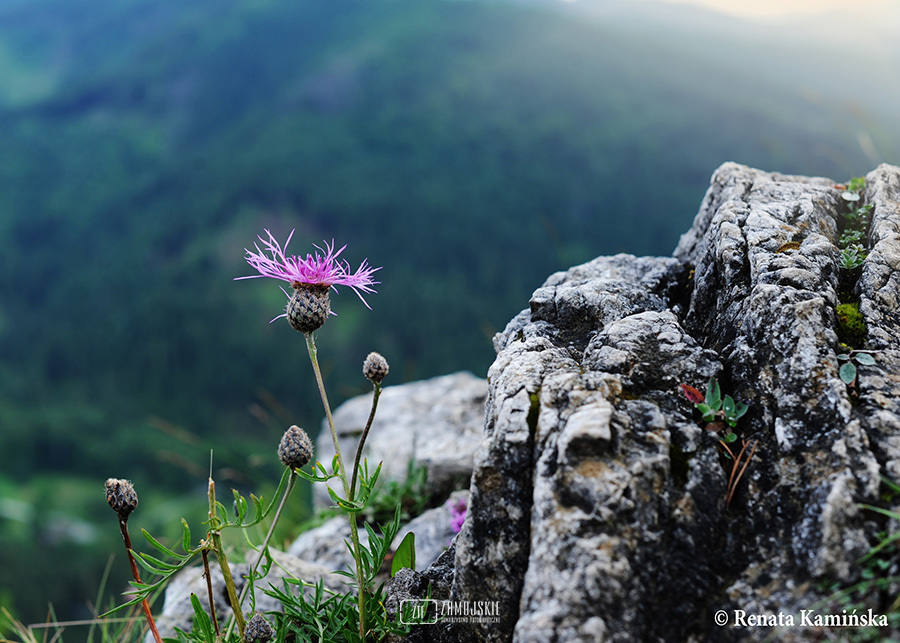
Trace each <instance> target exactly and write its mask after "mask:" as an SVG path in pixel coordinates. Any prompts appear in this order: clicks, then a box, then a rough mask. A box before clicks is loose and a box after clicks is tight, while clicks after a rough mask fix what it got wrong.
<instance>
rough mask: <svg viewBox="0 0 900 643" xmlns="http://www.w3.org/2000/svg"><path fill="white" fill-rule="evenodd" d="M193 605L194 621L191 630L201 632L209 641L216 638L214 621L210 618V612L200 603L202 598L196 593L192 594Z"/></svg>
mask: <svg viewBox="0 0 900 643" xmlns="http://www.w3.org/2000/svg"><path fill="white" fill-rule="evenodd" d="M191 605H192V606H193V608H194V623H193V627H192V628H191V631H192V632H196V633H197V634H201V635H202V636H203V637H204V639H205V640H207V641H212V640H213V638H214V634H213V628H212V621H211V620H210V618H209V614H207V613H206V610H204V609H203V606H202V605H201V604H200V599H199V598H197V595H196V594H191Z"/></svg>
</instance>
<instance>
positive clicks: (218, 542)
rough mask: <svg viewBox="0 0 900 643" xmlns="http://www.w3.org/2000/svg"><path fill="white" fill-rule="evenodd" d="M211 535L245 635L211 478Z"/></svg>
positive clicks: (214, 549) (236, 617)
mask: <svg viewBox="0 0 900 643" xmlns="http://www.w3.org/2000/svg"><path fill="white" fill-rule="evenodd" d="M209 524H210V529H209V537H210V540H212V546H213V551H214V552H215V554H216V560H218V561H219V567H221V568H222V578H223V579H224V580H225V589H226V590H227V591H228V602H229V603H231V611H232V612H234V620H235V623H236V624H237V627H238V631H239V632H240V633H241V636H243V633H244V614H243V613H242V612H241V602H240V601H239V600H238V596H237V591H236V590H235V588H234V577H233V576H232V575H231V567H229V565H228V557H227V556H226V555H225V547H223V546H222V534H221V533H220V532H219V529H218V524H219V517H218V516H217V515H216V483H215V482H213V479H212V478H210V479H209Z"/></svg>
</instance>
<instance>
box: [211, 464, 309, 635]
mask: <svg viewBox="0 0 900 643" xmlns="http://www.w3.org/2000/svg"><path fill="white" fill-rule="evenodd" d="M295 482H297V473H296V472H295V471H294V470H293V469H291V477H290V478H288V486H287V489H285V491H284V495H283V496H281V502H280V503H278V509H276V510H275V515H274V516H273V517H272V524H271V525H270V526H269V531H268V533H267V534H266V537H265V539H264V540H263V543H262V545H261V546H260V548H259V553H258V554H257V556H256V561H255V562H254V563H253V564H252V565H251V566H250V572H249V573H248V575H247V584H246V585H244V589H242V590H241V595H240V596H239V597H238V603H239V604H241V605H243V604H244V599H245V598H247V592H249V591H250V583H252V582H253V575H254V574H255V573H256V568H257V567H259V563H260V562H262V559H263V556H264V555H265V552H266V548H267V547H268V546H269V542H270V541H271V540H272V534H274V533H275V525H277V524H278V519H279V518H280V517H281V510H282V509H284V505H285V504H286V503H287V499H288V496H290V495H291V491H293V489H294V483H295ZM233 627H234V621H232V622H231V625H230V626H229V627H228V630H227V631H226V632H225V640H228V637H229V636H231V631H232V629H233Z"/></svg>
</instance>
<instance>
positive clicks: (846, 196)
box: [841, 190, 859, 202]
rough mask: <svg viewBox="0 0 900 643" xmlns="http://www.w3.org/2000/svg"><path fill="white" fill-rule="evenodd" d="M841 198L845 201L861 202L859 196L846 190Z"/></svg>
mask: <svg viewBox="0 0 900 643" xmlns="http://www.w3.org/2000/svg"><path fill="white" fill-rule="evenodd" d="M841 198H842V199H844V201H854V202H855V201H859V195H858V194H857V193H856V192H851V191H850V190H845V191H844V192H842V193H841Z"/></svg>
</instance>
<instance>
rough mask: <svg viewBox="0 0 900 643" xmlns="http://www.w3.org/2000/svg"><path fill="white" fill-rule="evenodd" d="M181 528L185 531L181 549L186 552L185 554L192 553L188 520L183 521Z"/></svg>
mask: <svg viewBox="0 0 900 643" xmlns="http://www.w3.org/2000/svg"><path fill="white" fill-rule="evenodd" d="M181 528H182V530H183V533H182V536H181V548H182V549H183V550H184V551H185V553H190V551H191V528H190V526H188V523H187V520H185V519H184V518H182V519H181Z"/></svg>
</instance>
